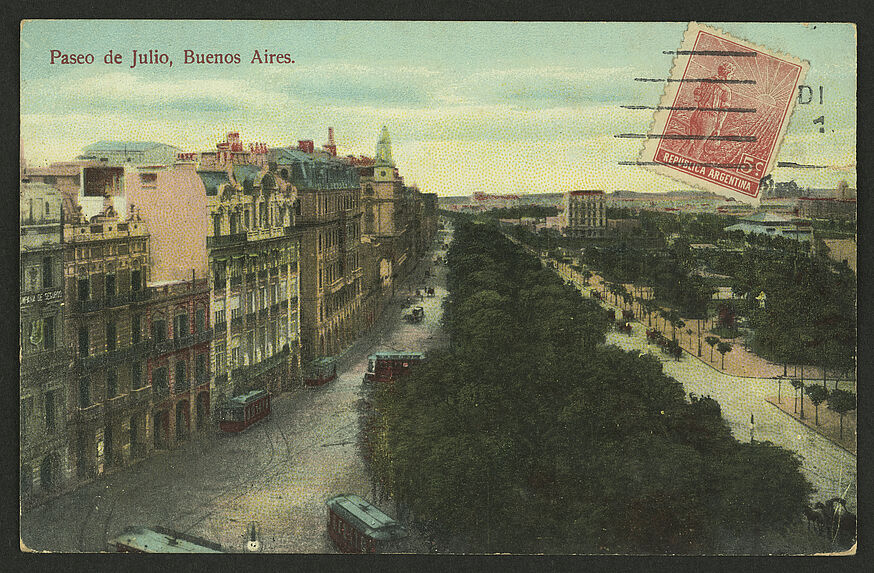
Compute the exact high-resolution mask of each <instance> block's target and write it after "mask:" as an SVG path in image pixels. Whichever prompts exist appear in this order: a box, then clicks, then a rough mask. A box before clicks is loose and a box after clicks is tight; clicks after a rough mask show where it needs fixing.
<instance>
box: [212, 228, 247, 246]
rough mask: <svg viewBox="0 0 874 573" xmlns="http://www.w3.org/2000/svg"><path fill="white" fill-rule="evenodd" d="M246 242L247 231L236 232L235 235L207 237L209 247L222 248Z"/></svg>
mask: <svg viewBox="0 0 874 573" xmlns="http://www.w3.org/2000/svg"><path fill="white" fill-rule="evenodd" d="M245 243H246V233H245V232H243V233H235V234H233V235H221V236H218V237H207V238H206V248H207V249H221V248H224V247H233V246H235V245H243V244H245Z"/></svg>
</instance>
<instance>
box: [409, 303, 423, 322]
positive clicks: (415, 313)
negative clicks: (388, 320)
mask: <svg viewBox="0 0 874 573" xmlns="http://www.w3.org/2000/svg"><path fill="white" fill-rule="evenodd" d="M424 318H425V309H424V308H422V307H421V306H414V307H413V310H412V311H411V312H408V313H407V314H405V315H404V320H406V321H407V322H409V323H411V324H412V323H418V322H422V320H423V319H424Z"/></svg>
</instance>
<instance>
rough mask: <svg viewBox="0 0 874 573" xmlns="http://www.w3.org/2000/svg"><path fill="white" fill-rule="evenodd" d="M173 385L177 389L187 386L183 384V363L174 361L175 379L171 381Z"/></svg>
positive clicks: (182, 361)
mask: <svg viewBox="0 0 874 573" xmlns="http://www.w3.org/2000/svg"><path fill="white" fill-rule="evenodd" d="M173 384H174V386H175V387H176V388H177V389H181V388H186V387H187V386H188V384H187V383H186V382H185V361H184V360H177V361H176V377H175V378H174V379H173Z"/></svg>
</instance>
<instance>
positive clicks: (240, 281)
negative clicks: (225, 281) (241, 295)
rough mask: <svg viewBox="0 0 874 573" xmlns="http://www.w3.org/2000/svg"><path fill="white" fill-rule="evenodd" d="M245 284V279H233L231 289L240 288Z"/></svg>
mask: <svg viewBox="0 0 874 573" xmlns="http://www.w3.org/2000/svg"><path fill="white" fill-rule="evenodd" d="M241 284H243V277H239V276H237V277H231V288H234V287H238V286H240V285H241Z"/></svg>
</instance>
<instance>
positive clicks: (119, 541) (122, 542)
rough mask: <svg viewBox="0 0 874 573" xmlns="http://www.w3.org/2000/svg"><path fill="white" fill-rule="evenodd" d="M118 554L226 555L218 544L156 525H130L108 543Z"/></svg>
mask: <svg viewBox="0 0 874 573" xmlns="http://www.w3.org/2000/svg"><path fill="white" fill-rule="evenodd" d="M109 547H110V549H113V550H115V551H116V552H118V553H227V551H225V550H224V548H223V547H222V546H221V545H219V544H218V543H214V542H212V541H207V540H206V539H201V538H200V537H194V536H193V535H186V534H184V533H179V532H178V531H173V530H172V529H166V528H164V527H159V526H157V525H155V526H153V527H152V528H148V527H143V526H140V525H132V526H129V527H126V528H124V530H123V531H122V532H121V534H120V535H119V536H118V537H116V538H115V539H112V540H111V541H110V542H109Z"/></svg>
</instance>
